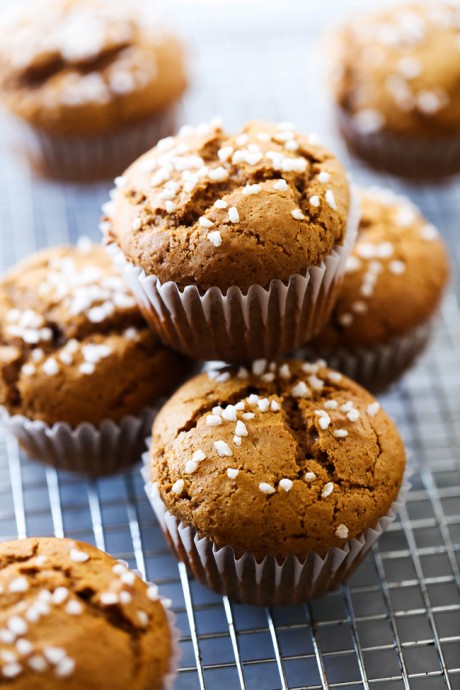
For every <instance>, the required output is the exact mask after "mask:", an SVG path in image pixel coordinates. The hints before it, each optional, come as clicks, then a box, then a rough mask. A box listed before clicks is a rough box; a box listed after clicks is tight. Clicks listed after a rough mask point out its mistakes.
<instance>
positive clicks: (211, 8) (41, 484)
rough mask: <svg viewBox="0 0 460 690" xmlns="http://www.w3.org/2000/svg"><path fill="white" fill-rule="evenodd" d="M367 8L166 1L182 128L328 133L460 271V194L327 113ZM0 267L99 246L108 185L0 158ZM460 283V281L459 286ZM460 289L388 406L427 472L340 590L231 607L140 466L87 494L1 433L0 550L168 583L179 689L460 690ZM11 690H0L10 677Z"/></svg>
mask: <svg viewBox="0 0 460 690" xmlns="http://www.w3.org/2000/svg"><path fill="white" fill-rule="evenodd" d="M360 4H363V3H362V2H361V3H360V2H355V1H354V0H347V1H346V2H345V1H342V2H340V1H339V0H337V1H336V2H332V1H331V0H323V1H322V2H321V3H316V2H311V1H309V2H306V1H305V0H284V2H283V3H280V2H270V1H269V0H265V2H261V1H260V0H252V1H251V2H246V3H243V2H242V1H241V0H234V2H230V1H229V0H228V1H227V0H219V2H211V1H208V2H204V1H203V0H201V1H200V0H195V2H193V3H191V2H190V1H189V0H179V1H178V0H176V1H175V2H171V1H170V2H168V3H166V2H165V3H164V5H165V6H166V9H167V10H168V11H169V12H170V13H172V14H173V15H174V16H173V19H174V20H175V21H176V24H177V25H179V27H180V28H181V30H182V32H183V33H184V35H185V37H186V39H187V41H188V43H189V49H190V57H191V62H192V79H193V85H192V89H191V91H190V93H189V95H188V96H187V98H186V99H185V101H184V103H183V111H182V119H183V121H191V122H194V123H198V122H199V121H201V120H203V119H206V118H208V117H210V116H213V115H215V114H222V115H224V116H225V120H226V123H227V124H228V126H229V128H233V127H235V128H236V127H238V126H240V124H241V123H242V122H243V121H244V120H245V119H247V118H250V117H265V118H268V119H283V120H287V119H288V120H293V121H295V122H296V123H297V124H298V126H299V128H301V129H305V130H307V131H312V130H316V131H318V132H319V133H320V134H321V135H322V136H323V138H324V140H325V141H327V143H328V144H329V145H330V146H331V147H332V148H333V149H334V150H336V151H337V153H338V154H339V155H340V156H341V158H342V159H343V161H344V163H345V164H346V165H348V167H349V168H350V169H351V170H352V171H353V175H354V178H355V180H356V181H358V182H361V183H379V184H382V183H383V184H388V185H389V186H391V187H392V188H393V189H394V190H397V191H402V192H405V193H408V194H409V195H410V196H411V197H412V198H413V200H414V201H415V202H416V203H418V204H419V205H420V207H421V208H422V210H423V211H424V213H425V214H426V215H427V216H428V218H429V219H430V220H431V221H433V222H435V223H436V224H437V225H438V226H439V227H440V229H441V231H442V232H443V234H444V235H445V237H446V239H447V241H448V242H449V244H450V249H451V256H452V262H453V264H454V265H455V269H456V276H458V272H457V262H458V247H459V244H458V239H457V234H456V230H457V224H458V220H457V219H458V218H459V216H460V184H459V183H458V182H452V183H449V184H448V185H444V186H439V187H436V188H434V187H427V186H424V187H419V186H412V187H409V186H405V185H403V184H401V183H400V182H397V181H395V180H394V179H389V178H385V179H382V177H379V176H377V175H375V174H372V173H370V172H369V171H368V170H366V169H364V168H363V167H361V166H360V165H359V164H357V162H356V161H350V159H349V158H348V156H347V153H346V151H345V150H344V149H343V147H342V145H341V142H340V141H338V139H337V137H336V133H335V130H334V127H333V125H332V123H331V116H330V113H329V111H328V109H327V108H326V107H325V105H324V103H325V98H324V92H323V87H322V83H321V69H320V68H321V62H322V60H321V57H320V56H321V53H320V51H319V48H318V36H319V35H321V33H322V32H323V31H324V30H325V29H326V28H328V27H329V24H330V22H331V21H332V20H336V19H337V20H338V19H339V18H340V16H341V15H343V14H346V13H350V12H353V11H354V10H355V9H356V8H357V7H358V6H359V5H360ZM0 160H1V167H0V260H1V264H2V267H7V266H9V265H11V264H12V263H14V262H15V261H17V260H18V259H19V258H21V257H22V256H24V255H25V254H27V253H28V252H30V251H33V250H34V249H37V248H38V247H42V246H44V245H47V244H53V243H58V242H63V241H75V240H76V238H77V237H78V235H80V234H86V235H90V236H92V237H94V238H98V230H97V221H98V216H99V208H100V205H101V203H102V202H103V201H104V200H105V199H106V195H107V191H108V188H109V185H108V184H99V185H96V186H91V187H88V188H86V187H82V186H76V185H67V184H66V185H62V184H56V183H51V182H48V181H45V180H41V179H37V178H35V177H34V176H33V175H32V173H31V171H30V169H29V168H28V167H27V164H26V163H24V162H23V161H21V160H20V159H19V158H18V157H17V156H15V155H13V154H12V153H11V152H9V151H8V150H7V149H6V142H5V141H2V142H1V150H0ZM456 281H457V277H456V278H455V280H454V283H456ZM455 288H456V284H454V285H453V287H452V290H451V292H450V294H449V295H448V297H447V299H446V301H445V303H444V307H443V310H442V314H441V316H440V320H439V324H438V328H437V331H436V334H435V338H434V342H433V343H432V346H431V348H430V350H429V352H428V353H427V354H426V355H425V356H424V357H423V359H422V360H421V361H420V362H419V363H418V365H417V366H416V368H415V369H414V370H413V371H412V372H411V373H410V374H408V375H407V376H406V377H405V378H404V380H403V381H402V382H401V383H399V384H398V385H397V386H395V387H394V388H393V389H392V390H391V391H390V392H389V393H388V394H386V395H385V396H382V402H383V404H384V406H385V408H386V409H387V411H388V412H389V413H390V414H391V415H392V416H393V417H394V419H395V420H396V422H397V424H398V426H399V428H400V430H401V433H402V435H403V437H404V440H405V442H406V445H407V450H408V453H409V457H410V462H411V464H412V467H413V468H414V475H413V479H412V483H413V488H412V491H411V492H410V494H409V497H408V501H407V505H406V507H405V508H404V509H403V511H402V512H401V515H400V517H399V518H398V519H397V521H396V522H395V523H394V524H393V525H392V526H391V527H390V529H389V530H388V532H387V533H386V534H385V535H384V536H383V537H382V539H381V540H380V541H379V543H378V545H377V546H376V547H375V548H374V549H373V550H372V553H370V554H369V556H368V558H367V559H366V561H365V562H364V563H363V564H362V566H361V567H360V568H359V570H358V571H357V572H356V573H355V574H354V575H353V576H352V577H351V578H350V580H349V581H348V583H347V584H346V585H344V586H342V587H341V589H340V590H339V591H337V592H335V593H332V594H330V595H328V596H326V597H324V598H323V599H321V600H318V601H315V602H312V603H311V604H310V605H307V606H297V607H293V608H287V609H264V608H254V607H248V606H241V605H238V604H235V603H232V602H230V601H228V600H227V599H226V598H221V597H219V596H217V595H215V594H213V593H212V592H210V591H208V590H206V589H205V588H203V587H202V586H201V585H199V584H197V583H196V582H194V581H193V580H191V579H189V577H188V576H187V573H186V572H185V570H184V568H183V567H182V566H180V565H179V566H178V565H177V563H176V562H175V560H174V559H173V558H172V557H171V556H170V554H169V551H168V549H167V547H166V543H165V540H164V539H163V537H162V535H161V533H160V530H159V528H158V525H157V523H156V521H155V518H154V517H153V515H152V511H151V509H150V506H149V504H148V503H147V499H146V498H145V496H144V491H143V486H142V481H141V478H140V476H139V472H138V469H133V470H132V471H130V472H127V473H126V474H124V475H121V476H118V477H115V478H111V479H106V480H101V481H92V482H87V481H85V480H83V479H82V478H80V477H78V476H72V475H70V474H65V473H56V472H55V471H54V470H52V469H46V468H44V467H42V466H40V465H38V464H35V463H33V462H30V461H28V460H26V459H25V458H24V457H22V456H21V454H20V453H19V451H18V446H17V444H16V442H15V441H14V440H12V439H9V438H1V439H0V539H2V540H6V539H14V538H17V537H25V536H35V535H56V536H58V537H60V536H67V537H72V538H75V539H82V540H86V541H90V542H93V543H95V544H96V545H97V546H99V547H100V548H102V549H106V550H107V551H109V552H111V553H112V554H114V555H115V556H117V557H119V558H124V559H126V560H128V561H129V562H130V563H131V564H132V565H133V566H136V567H137V568H139V569H140V570H141V571H143V572H146V573H147V575H148V577H149V578H150V579H153V580H155V581H156V582H157V583H158V584H159V586H160V591H161V593H162V594H163V595H164V596H167V597H169V598H171V599H172V600H173V602H174V604H173V606H174V611H175V612H176V614H177V619H178V624H179V626H180V629H181V632H182V641H181V648H182V660H181V669H180V673H179V676H178V680H177V684H176V688H177V690H194V689H195V688H197V689H200V690H203V689H204V688H207V689H208V690H233V689H235V690H238V688H245V689H247V690H252V689H257V690H279V689H283V690H284V689H287V688H289V689H292V690H294V689H295V688H296V689H299V688H312V689H314V688H338V687H346V688H349V689H350V690H355V689H357V688H370V687H374V686H375V687H377V686H378V688H379V689H380V690H398V689H400V688H401V689H402V688H406V689H407V688H414V689H415V690H438V689H439V690H440V689H441V688H450V689H451V690H460V566H459V563H460V458H459V435H460V313H459V308H458V304H457V302H456V298H455V293H456V290H455ZM0 685H1V681H0Z"/></svg>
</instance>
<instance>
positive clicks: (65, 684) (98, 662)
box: [0, 538, 173, 690]
mask: <svg viewBox="0 0 460 690" xmlns="http://www.w3.org/2000/svg"><path fill="white" fill-rule="evenodd" d="M0 592H1V602H0V685H1V686H2V688H3V687H5V688H10V687H11V688H13V687H14V688H16V689H17V690H32V689H33V690H40V689H41V688H46V689H47V690H59V689H60V688H66V690H82V688H85V690H93V689H94V690H99V689H100V688H104V687H107V678H108V677H110V687H111V688H113V690H125V689H126V688H132V689H133V690H147V689H148V690H161V688H163V679H164V677H165V676H166V675H167V674H168V672H169V670H170V664H171V655H172V650H173V642H172V636H171V631H170V628H169V624H168V619H167V615H166V612H165V609H164V605H163V603H162V601H161V600H160V599H159V597H158V594H157V588H156V587H155V585H152V584H146V583H145V582H144V581H143V580H141V579H140V577H138V576H137V575H136V574H135V573H134V572H132V571H131V570H129V569H128V568H127V567H126V566H125V564H123V563H120V562H119V561H116V560H115V559H114V558H112V557H111V556H109V555H107V554H106V553H104V552H103V551H99V549H96V548H95V547H94V546H90V545H89V544H85V543H82V542H74V541H72V540H70V539H53V538H42V539H23V540H20V541H11V542H5V543H3V544H0ZM165 603H166V602H165Z"/></svg>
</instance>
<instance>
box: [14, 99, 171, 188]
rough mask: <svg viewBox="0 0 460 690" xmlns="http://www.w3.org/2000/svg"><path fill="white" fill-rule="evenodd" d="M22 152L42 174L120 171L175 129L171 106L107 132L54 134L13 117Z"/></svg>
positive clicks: (90, 176)
mask: <svg viewBox="0 0 460 690" xmlns="http://www.w3.org/2000/svg"><path fill="white" fill-rule="evenodd" d="M16 124H17V125H18V127H17V128H18V129H19V130H20V131H18V135H22V141H23V143H24V145H25V149H26V153H27V155H28V156H29V158H30V159H31V160H32V162H33V164H34V165H35V166H36V167H37V168H38V169H39V170H40V171H42V172H44V173H45V174H46V175H50V176H52V177H56V178H58V179H62V180H75V181H81V182H87V181H91V180H96V179H104V178H113V177H114V176H115V175H120V174H121V173H122V172H123V171H124V170H125V169H126V168H127V167H128V165H129V164H130V163H132V162H133V161H134V160H135V159H136V158H138V157H139V156H140V155H141V154H143V153H144V152H145V151H147V149H149V148H151V147H152V146H154V145H155V144H156V142H157V141H158V140H159V139H162V138H163V137H166V136H168V135H170V134H171V133H172V132H174V130H175V126H176V113H175V110H174V109H173V108H171V109H169V110H166V111H164V112H161V113H159V114H156V115H155V116H153V117H151V118H149V119H146V120H142V121H139V122H135V123H134V124H132V125H128V126H125V127H123V128H120V129H117V130H115V131H113V132H108V133H107V134H101V135H95V136H88V137H84V136H67V137H66V136H56V135H53V134H51V133H48V132H47V131H45V130H43V129H37V128H35V127H33V126H31V125H29V124H27V123H26V122H23V121H19V120H18V121H16Z"/></svg>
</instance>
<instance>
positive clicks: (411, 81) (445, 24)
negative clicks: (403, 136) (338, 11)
mask: <svg viewBox="0 0 460 690" xmlns="http://www.w3.org/2000/svg"><path fill="white" fill-rule="evenodd" d="M353 31H354V34H355V36H357V37H358V38H359V39H360V43H361V56H362V58H363V62H364V63H365V64H370V65H371V66H373V65H375V66H376V67H377V68H379V67H380V65H381V64H382V62H383V61H385V60H386V57H387V55H386V51H388V50H391V51H398V52H399V53H400V57H399V59H397V60H394V59H391V60H390V59H387V60H386V62H387V64H394V70H393V71H392V72H391V73H390V74H389V75H388V76H387V78H386V80H385V83H384V85H383V86H384V88H385V90H386V92H387V93H388V94H389V96H390V97H391V98H392V100H393V101H394V103H395V105H396V107H397V108H399V109H400V110H401V111H402V112H413V111H418V112H419V113H421V114H422V115H423V116H425V117H432V116H433V115H436V114H437V113H438V112H439V111H441V110H442V109H443V108H445V107H446V106H447V105H448V104H449V102H450V99H449V94H448V93H447V92H446V91H445V89H443V88H442V87H441V86H436V85H435V86H433V85H432V83H431V82H430V86H429V87H425V86H424V85H423V74H424V69H425V65H424V62H423V58H421V50H420V48H421V46H422V45H423V44H424V43H427V42H428V41H429V40H430V36H435V35H436V32H438V31H442V32H443V33H444V44H445V46H446V50H448V47H449V46H450V47H451V49H452V52H451V55H452V59H454V55H455V52H456V51H457V50H459V49H460V12H459V9H458V8H456V7H454V6H450V7H449V6H447V5H443V6H441V5H440V6H439V7H436V6H435V4H433V5H432V6H429V5H427V6H426V7H424V8H423V10H422V11H421V12H418V11H416V10H415V9H413V10H412V9H408V8H405V9H404V10H402V9H400V10H398V11H397V12H394V13H393V16H392V17H391V19H390V18H388V17H387V18H386V19H385V21H382V19H381V17H377V18H376V19H373V18H371V19H370V20H369V21H367V22H362V24H361V25H360V22H356V25H355V26H354V27H353ZM427 55H428V53H427ZM430 79H431V80H432V77H430ZM353 120H354V124H355V127H356V128H357V129H358V130H359V131H360V132H361V133H363V134H371V133H373V132H376V131H378V130H380V129H381V128H382V127H384V125H385V117H384V114H383V113H382V112H380V111H378V110H376V109H375V108H373V107H366V105H365V104H363V106H362V107H361V109H360V110H359V111H358V112H357V113H355V115H354V117H353Z"/></svg>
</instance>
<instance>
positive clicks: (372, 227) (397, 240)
mask: <svg viewBox="0 0 460 690" xmlns="http://www.w3.org/2000/svg"><path fill="white" fill-rule="evenodd" d="M360 196H361V220H360V226H359V235H358V241H357V242H356V245H355V247H354V248H353V251H352V253H351V256H350V257H349V259H348V262H347V269H346V274H345V280H344V283H343V285H342V287H341V291H340V295H339V298H338V300H337V302H336V304H335V306H334V308H333V311H332V315H331V318H330V320H329V323H328V324H327V326H326V328H324V329H323V330H322V331H321V333H320V334H319V335H318V336H316V338H314V339H313V341H312V342H311V345H312V346H313V347H314V348H315V349H316V351H317V352H321V351H323V349H324V348H327V350H328V351H334V350H336V349H339V348H342V347H346V348H350V349H353V348H359V347H373V346H374V345H378V344H386V343H389V342H391V341H392V340H393V339H394V338H398V337H401V336H405V335H407V334H409V333H411V332H412V331H413V330H414V329H415V328H417V327H418V326H420V325H421V324H423V323H425V322H427V321H429V320H430V319H431V318H432V317H433V315H434V314H435V313H436V311H437V309H438V307H439V304H440V301H441V298H442V296H443V294H444V290H445V288H446V285H447V282H448V279H449V260H448V256H447V251H446V247H445V245H444V242H443V241H442V239H441V237H440V236H439V235H438V232H437V230H436V228H435V227H434V226H433V225H431V224H430V223H428V221H427V220H426V219H425V218H424V217H423V216H422V215H421V213H420V212H419V210H418V209H417V208H416V207H415V206H414V205H413V204H412V203H411V202H410V201H409V200H408V199H406V198H405V197H401V196H396V195H395V194H393V193H392V192H390V191H389V190H385V189H380V188H369V189H364V190H362V191H361V195H360Z"/></svg>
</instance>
